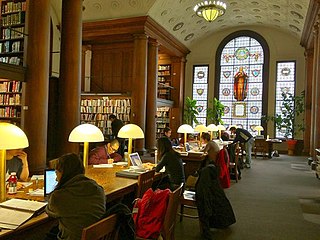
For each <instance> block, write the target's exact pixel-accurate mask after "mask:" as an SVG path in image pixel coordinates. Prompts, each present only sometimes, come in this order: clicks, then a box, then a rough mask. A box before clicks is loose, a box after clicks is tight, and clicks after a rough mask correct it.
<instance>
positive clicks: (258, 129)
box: [254, 126, 264, 135]
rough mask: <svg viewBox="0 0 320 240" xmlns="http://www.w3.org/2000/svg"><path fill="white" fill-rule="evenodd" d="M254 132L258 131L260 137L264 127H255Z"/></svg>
mask: <svg viewBox="0 0 320 240" xmlns="http://www.w3.org/2000/svg"><path fill="white" fill-rule="evenodd" d="M254 130H256V131H258V135H261V131H263V130H264V129H263V127H262V126H255V127H254Z"/></svg>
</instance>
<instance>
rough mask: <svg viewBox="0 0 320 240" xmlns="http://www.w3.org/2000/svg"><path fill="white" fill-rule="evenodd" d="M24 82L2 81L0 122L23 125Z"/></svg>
mask: <svg viewBox="0 0 320 240" xmlns="http://www.w3.org/2000/svg"><path fill="white" fill-rule="evenodd" d="M21 98H22V82H20V81H10V80H7V79H0V121H6V122H10V123H13V124H16V125H20V124H21V106H22V105H21Z"/></svg>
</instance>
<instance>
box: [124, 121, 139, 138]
mask: <svg viewBox="0 0 320 240" xmlns="http://www.w3.org/2000/svg"><path fill="white" fill-rule="evenodd" d="M118 137H119V138H144V133H143V131H142V129H141V128H140V127H139V126H138V125H136V124H132V123H130V124H126V125H124V126H123V127H122V128H120V130H119V132H118Z"/></svg>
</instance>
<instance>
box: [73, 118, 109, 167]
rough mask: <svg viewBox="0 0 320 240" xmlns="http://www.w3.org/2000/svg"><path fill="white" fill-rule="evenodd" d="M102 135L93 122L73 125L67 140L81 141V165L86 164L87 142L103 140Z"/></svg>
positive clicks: (85, 165)
mask: <svg viewBox="0 0 320 240" xmlns="http://www.w3.org/2000/svg"><path fill="white" fill-rule="evenodd" d="M103 141H104V136H103V134H102V132H101V130H100V129H99V128H98V127H96V126H95V125H93V124H88V123H85V124H80V125H79V126H77V127H75V128H74V129H73V130H72V131H71V133H70V135H69V142H83V143H84V146H83V165H84V167H85V168H86V167H87V166H88V152H89V142H103Z"/></svg>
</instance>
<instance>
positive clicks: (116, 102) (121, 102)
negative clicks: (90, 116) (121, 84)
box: [81, 97, 131, 107]
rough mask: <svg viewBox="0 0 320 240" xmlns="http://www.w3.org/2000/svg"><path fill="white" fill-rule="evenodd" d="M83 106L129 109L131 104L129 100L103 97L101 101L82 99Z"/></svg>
mask: <svg viewBox="0 0 320 240" xmlns="http://www.w3.org/2000/svg"><path fill="white" fill-rule="evenodd" d="M81 106H111V107H129V106H131V102H130V99H129V98H124V99H110V98H108V97H103V98H101V99H82V100H81Z"/></svg>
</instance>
